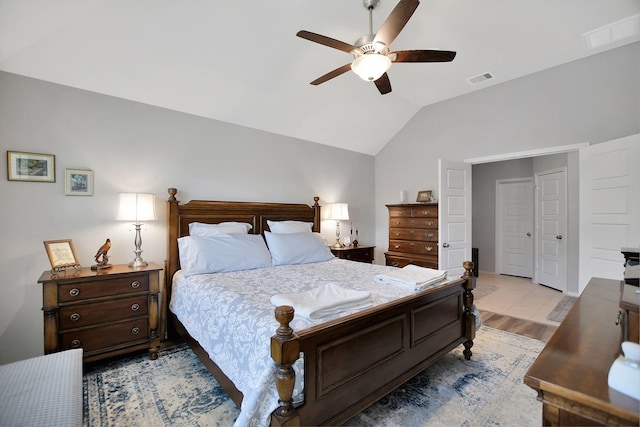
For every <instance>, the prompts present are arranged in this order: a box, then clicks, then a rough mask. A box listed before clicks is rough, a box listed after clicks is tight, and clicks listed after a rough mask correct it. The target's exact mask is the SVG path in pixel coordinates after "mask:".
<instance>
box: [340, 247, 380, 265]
mask: <svg viewBox="0 0 640 427" xmlns="http://www.w3.org/2000/svg"><path fill="white" fill-rule="evenodd" d="M374 248H375V246H349V247H346V248H331V253H333V254H334V255H335V256H337V257H338V258H340V259H348V260H350V261H358V262H368V263H369V264H371V263H372V262H373V249H374Z"/></svg>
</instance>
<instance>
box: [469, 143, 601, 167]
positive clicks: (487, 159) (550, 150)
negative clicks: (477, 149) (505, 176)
mask: <svg viewBox="0 0 640 427" xmlns="http://www.w3.org/2000/svg"><path fill="white" fill-rule="evenodd" d="M589 145H591V144H589V143H588V142H581V143H578V144H570V145H559V146H557V147H547V148H537V149H535V150H528V151H519V152H515V153H505V154H496V155H491V156H484V157H476V158H473V159H466V160H464V162H465V163H471V164H472V165H479V164H482V163H492V162H501V161H503V160H514V159H523V158H527V157H537V156H547V155H549V154H558V153H568V152H570V151H580V150H581V149H584V148H585V147H588V146H589Z"/></svg>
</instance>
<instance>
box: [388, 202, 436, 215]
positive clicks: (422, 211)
mask: <svg viewBox="0 0 640 427" xmlns="http://www.w3.org/2000/svg"><path fill="white" fill-rule="evenodd" d="M389 216H390V217H394V218H414V217H421V218H437V217H438V205H425V206H406V207H404V206H403V207H398V206H395V207H389Z"/></svg>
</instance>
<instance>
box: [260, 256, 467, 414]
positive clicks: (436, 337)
mask: <svg viewBox="0 0 640 427" xmlns="http://www.w3.org/2000/svg"><path fill="white" fill-rule="evenodd" d="M464 268H465V273H464V275H463V276H462V278H461V279H460V280H458V281H455V282H452V283H450V284H448V285H446V286H444V287H440V288H437V289H434V290H430V291H425V292H424V293H423V294H422V295H420V296H419V297H414V296H412V297H409V298H405V299H403V300H399V301H394V302H392V303H388V304H386V305H383V306H378V307H376V308H375V309H371V310H366V311H362V312H360V313H357V314H354V315H351V316H347V317H344V318H340V319H336V320H335V321H332V322H328V323H326V324H323V325H320V326H317V327H313V328H309V329H306V330H304V331H301V332H300V333H298V334H296V333H295V332H294V331H293V330H292V329H291V328H290V326H289V322H291V320H293V317H294V310H293V308H292V307H289V306H281V307H277V308H276V310H275V315H276V320H277V321H278V322H279V324H280V327H279V328H278V330H277V331H276V334H275V335H274V336H273V337H272V339H271V357H272V358H273V360H274V361H275V363H276V366H277V374H276V385H277V388H278V394H279V400H280V406H279V407H278V408H277V409H276V410H275V411H274V413H273V414H272V421H271V424H272V425H282V426H285V425H286V426H294V425H326V424H328V425H336V424H340V423H343V422H345V421H347V420H348V419H349V418H351V417H352V416H354V415H355V414H357V413H358V412H360V411H362V410H363V409H365V408H366V407H368V406H370V405H371V404H373V403H374V402H376V401H377V400H378V399H380V398H381V397H383V396H385V395H386V394H388V393H389V392H391V391H392V390H394V389H395V388H396V387H398V386H400V385H402V384H403V383H405V382H406V381H407V380H409V379H410V378H412V377H413V376H415V375H416V374H418V373H419V372H421V371H422V370H424V369H425V368H426V367H428V366H429V365H431V364H432V363H434V362H435V361H436V360H438V359H439V358H440V356H442V355H443V354H445V353H447V352H449V351H450V350H452V349H453V348H455V347H456V346H457V345H459V344H461V343H462V344H464V347H465V350H464V355H465V358H466V359H467V360H468V359H470V358H471V354H472V352H471V347H472V346H473V339H474V338H475V327H476V322H475V316H474V314H473V312H472V305H473V293H472V290H473V289H474V288H475V278H474V277H473V273H472V272H471V270H472V269H473V263H472V262H465V263H464ZM300 352H302V353H303V354H304V384H305V386H304V393H305V395H304V403H303V404H302V405H300V406H298V407H294V405H293V387H294V383H295V373H294V371H293V368H292V365H293V363H294V362H295V361H296V360H297V359H298V357H299V354H300Z"/></svg>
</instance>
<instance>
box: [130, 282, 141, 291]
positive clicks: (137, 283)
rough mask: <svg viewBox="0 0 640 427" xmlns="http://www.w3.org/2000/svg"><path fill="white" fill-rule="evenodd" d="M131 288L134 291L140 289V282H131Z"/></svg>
mask: <svg viewBox="0 0 640 427" xmlns="http://www.w3.org/2000/svg"><path fill="white" fill-rule="evenodd" d="M131 287H132V288H133V289H138V288H139V287H140V282H138V281H137V280H134V281H133V282H131Z"/></svg>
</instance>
